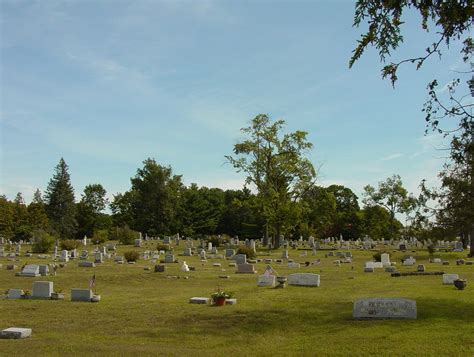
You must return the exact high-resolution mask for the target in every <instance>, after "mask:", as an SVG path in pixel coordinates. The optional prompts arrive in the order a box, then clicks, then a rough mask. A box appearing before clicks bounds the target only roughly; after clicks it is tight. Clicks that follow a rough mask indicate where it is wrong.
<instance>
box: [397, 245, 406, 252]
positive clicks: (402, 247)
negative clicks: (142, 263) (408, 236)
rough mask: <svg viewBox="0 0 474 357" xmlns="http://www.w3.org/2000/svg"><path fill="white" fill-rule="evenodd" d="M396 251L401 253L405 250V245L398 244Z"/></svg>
mask: <svg viewBox="0 0 474 357" xmlns="http://www.w3.org/2000/svg"><path fill="white" fill-rule="evenodd" d="M398 250H402V251H403V250H407V246H406V244H399V246H398Z"/></svg>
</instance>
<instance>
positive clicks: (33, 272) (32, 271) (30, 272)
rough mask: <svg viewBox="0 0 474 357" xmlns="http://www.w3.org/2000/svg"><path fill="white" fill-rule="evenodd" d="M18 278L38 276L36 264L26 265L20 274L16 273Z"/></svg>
mask: <svg viewBox="0 0 474 357" xmlns="http://www.w3.org/2000/svg"><path fill="white" fill-rule="evenodd" d="M18 275H19V276H27V277H37V276H40V272H39V265H36V264H28V265H26V266H25V267H24V268H23V270H22V272H21V273H18Z"/></svg>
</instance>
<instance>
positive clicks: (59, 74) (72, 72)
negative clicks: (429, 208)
mask: <svg viewBox="0 0 474 357" xmlns="http://www.w3.org/2000/svg"><path fill="white" fill-rule="evenodd" d="M353 17H354V2H352V1H330V0H326V1H302V0H299V1H289V0H288V1H270V0H265V1H264V0H254V1H244V0H241V1H237V0H235V1H229V0H227V1H225V0H219V1H213V0H195V1H191V0H187V1H184V0H177V1H171V0H169V1H168V0H167V1H164V0H163V1H158V0H156V1H145V0H137V1H122V0H114V1H112V0H107V1H106V0H94V1H92V0H85V1H71V0H69V1H56V0H41V1H39V0H38V1H34V0H32V1H18V0H14V1H9V0H1V1H0V46H1V47H0V51H1V53H0V55H1V57H0V131H1V132H0V140H1V142H0V149H1V156H0V194H4V195H6V196H7V197H8V198H9V199H13V198H14V197H15V195H16V193H17V192H22V194H23V197H24V198H25V200H26V201H27V202H29V201H30V200H31V198H32V196H33V193H34V191H35V190H36V189H37V188H39V189H40V190H41V191H42V192H44V190H45V189H46V187H47V185H48V182H49V180H50V178H51V177H52V175H53V173H54V168H55V166H56V165H57V164H58V162H59V160H60V158H61V157H63V158H64V159H65V161H66V163H67V164H68V165H69V173H70V175H71V181H72V184H73V186H74V189H75V195H76V200H79V199H80V196H81V193H82V192H83V189H84V187H85V186H86V185H88V184H92V183H100V184H102V185H103V186H104V188H105V189H106V190H107V192H108V196H109V197H112V196H113V195H114V194H116V193H119V192H125V191H126V190H129V189H130V178H131V177H132V176H134V175H135V174H136V171H137V169H138V168H140V167H142V166H143V165H142V162H143V160H145V159H147V158H149V157H151V158H155V159H156V161H157V162H158V163H159V164H161V165H164V166H168V165H169V166H171V167H172V169H173V173H174V174H179V175H183V181H184V183H185V184H187V185H189V184H191V183H197V184H198V185H200V186H208V187H220V188H223V189H229V188H235V189H239V188H242V186H243V182H244V176H243V175H242V174H238V173H236V172H235V171H234V169H233V168H232V166H231V165H230V164H229V163H226V160H225V158H224V155H229V154H232V149H233V146H234V144H236V143H237V142H238V141H239V140H241V139H242V138H243V136H242V134H241V132H240V128H242V127H246V126H248V125H249V123H250V121H251V119H252V118H254V117H255V116H256V115H257V114H259V113H266V114H269V115H270V116H271V118H272V119H275V120H276V119H283V120H285V122H286V126H285V131H287V132H288V131H295V130H303V131H307V132H308V139H309V141H311V142H312V143H313V145H314V148H313V150H312V151H311V152H310V153H308V157H309V158H310V159H311V160H312V162H313V164H314V166H315V167H316V168H317V169H318V181H317V183H318V184H320V185H323V186H328V185H330V184H342V185H344V186H347V187H349V188H350V189H352V190H353V191H354V192H355V193H356V194H357V195H358V196H359V197H361V196H362V192H363V187H364V186H365V185H367V184H371V185H377V183H378V182H380V181H383V180H385V179H386V178H387V177H389V176H391V175H393V174H399V175H400V176H401V178H402V180H403V183H404V186H405V187H406V188H407V189H408V190H409V191H410V192H413V193H415V194H416V193H417V192H418V185H419V183H420V181H421V180H422V179H427V181H428V183H430V184H433V185H435V184H436V183H437V177H436V176H437V173H438V172H439V170H440V169H441V167H442V164H443V163H444V156H446V153H445V152H443V151H442V150H440V149H442V148H443V147H445V143H443V141H442V139H441V138H440V137H439V136H438V135H436V134H429V135H426V136H425V135H424V130H425V122H424V116H423V113H422V112H421V109H422V107H423V103H424V102H425V101H426V99H427V92H426V86H427V84H428V82H429V81H430V80H431V79H433V78H438V80H439V82H440V84H441V88H442V87H443V83H447V82H448V81H449V80H451V79H452V78H454V77H455V73H454V72H453V71H454V70H456V69H458V68H459V67H460V65H461V63H462V61H461V55H460V53H459V50H460V44H459V43H452V44H451V46H450V48H449V51H445V54H444V55H443V56H442V58H441V59H439V58H437V57H435V58H431V59H430V60H429V61H428V62H427V63H426V64H425V65H424V66H423V67H422V68H421V69H420V70H419V71H416V70H415V69H414V68H413V67H412V66H406V67H403V68H401V70H400V73H399V81H398V83H397V84H396V86H395V88H392V86H391V83H390V82H389V81H388V80H382V79H381V76H380V69H381V67H382V64H381V63H380V60H379V58H378V55H377V53H376V51H375V50H373V49H370V50H367V51H366V53H365V54H364V56H363V57H362V58H361V60H359V61H358V62H357V63H356V64H355V65H354V67H353V68H352V69H349V66H348V62H349V58H350V56H351V52H352V50H353V49H354V48H355V46H356V41H357V39H359V38H360V35H361V34H362V33H363V31H364V30H365V27H362V28H354V27H352V23H353ZM405 21H406V23H405V24H404V26H403V32H404V36H405V41H404V43H403V44H402V46H400V48H399V49H398V50H397V51H396V53H395V55H394V57H393V60H400V59H404V58H407V57H412V56H419V55H421V54H423V51H424V48H426V47H427V46H428V45H429V44H430V43H431V42H433V39H434V38H435V37H433V36H434V32H430V33H428V34H427V33H424V32H423V31H422V30H421V26H420V24H419V20H418V18H417V17H416V16H414V14H410V13H408V14H407V16H406V18H405Z"/></svg>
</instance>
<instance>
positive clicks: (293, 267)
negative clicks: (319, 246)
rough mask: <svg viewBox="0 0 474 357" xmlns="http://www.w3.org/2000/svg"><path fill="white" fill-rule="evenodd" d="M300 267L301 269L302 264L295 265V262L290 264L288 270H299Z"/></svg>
mask: <svg viewBox="0 0 474 357" xmlns="http://www.w3.org/2000/svg"><path fill="white" fill-rule="evenodd" d="M300 267H301V265H300V263H294V262H290V263H288V268H290V269H297V268H300Z"/></svg>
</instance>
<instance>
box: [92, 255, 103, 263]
mask: <svg viewBox="0 0 474 357" xmlns="http://www.w3.org/2000/svg"><path fill="white" fill-rule="evenodd" d="M94 258H95V259H94V262H95V263H96V264H100V263H103V262H104V255H103V254H102V253H101V252H97V253H95V256H94Z"/></svg>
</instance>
